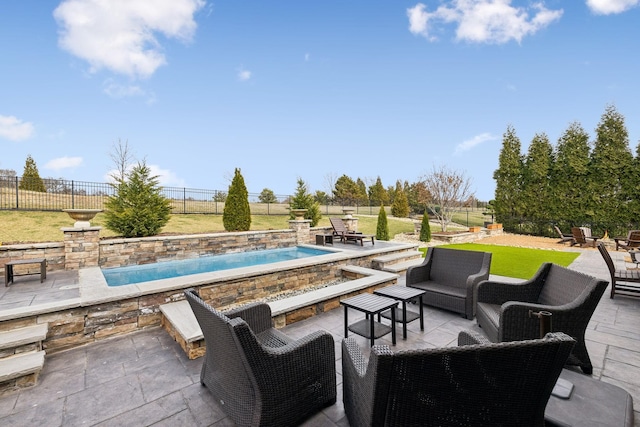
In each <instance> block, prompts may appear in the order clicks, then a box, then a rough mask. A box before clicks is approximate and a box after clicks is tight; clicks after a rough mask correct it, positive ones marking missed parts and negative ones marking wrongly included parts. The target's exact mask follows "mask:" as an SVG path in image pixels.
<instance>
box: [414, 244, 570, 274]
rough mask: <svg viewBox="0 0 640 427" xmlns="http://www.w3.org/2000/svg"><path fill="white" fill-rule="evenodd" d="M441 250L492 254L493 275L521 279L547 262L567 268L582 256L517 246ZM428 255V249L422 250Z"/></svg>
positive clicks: (463, 245) (471, 246)
mask: <svg viewBox="0 0 640 427" xmlns="http://www.w3.org/2000/svg"><path fill="white" fill-rule="evenodd" d="M438 247H441V248H450V249H463V250H468V251H478V252H491V254H492V256H491V270H490V273H491V274H495V275H498V276H506V277H516V278H519V279H530V278H531V277H532V276H533V275H534V274H535V273H536V271H538V269H539V268H540V265H542V264H543V263H545V262H552V263H554V264H558V265H561V266H563V267H567V266H568V265H569V264H571V263H572V262H573V261H574V260H575V259H576V258H577V257H578V255H580V254H579V253H577V252H563V251H551V250H547V249H531V248H518V247H515V246H499V245H482V244H479V243H457V244H452V245H442V246H438ZM420 250H422V251H423V252H425V253H426V250H427V248H421V249H420Z"/></svg>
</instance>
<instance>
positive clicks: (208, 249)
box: [0, 221, 331, 275]
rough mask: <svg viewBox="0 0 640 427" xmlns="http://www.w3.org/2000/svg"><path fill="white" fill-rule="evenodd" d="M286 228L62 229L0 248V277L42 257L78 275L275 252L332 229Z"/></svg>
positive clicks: (52, 267) (295, 224)
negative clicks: (45, 239)
mask: <svg viewBox="0 0 640 427" xmlns="http://www.w3.org/2000/svg"><path fill="white" fill-rule="evenodd" d="M290 223H291V224H290V225H291V229H289V230H267V231H246V232H235V233H227V232H223V233H210V234H197V235H180V236H153V237H142V238H128V239H124V238H123V239H105V240H100V227H89V228H85V229H76V228H64V229H62V231H63V233H64V241H63V242H52V243H33V244H20V245H4V246H3V245H0V272H1V273H2V275H4V265H5V263H6V262H7V261H11V260H13V261H15V260H22V259H33V258H45V259H46V260H47V271H56V270H65V269H66V270H78V269H80V268H84V267H90V266H96V265H97V266H101V267H121V266H125V265H135V264H148V263H153V262H161V261H170V260H177V259H186V258H195V257H198V256H201V255H204V254H207V255H210V254H216V253H229V252H242V251H247V250H256V249H277V248H283V247H290V246H295V245H296V244H301V243H311V242H315V235H316V234H322V233H327V232H330V230H331V227H328V228H327V227H317V228H310V227H309V221H290ZM21 268H29V267H22V266H20V267H16V269H17V270H20V269H21ZM33 268H35V267H33ZM38 268H39V267H38ZM34 271H35V270H34ZM17 273H18V274H19V273H21V271H17Z"/></svg>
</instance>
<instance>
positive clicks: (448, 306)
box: [406, 247, 491, 319]
mask: <svg viewBox="0 0 640 427" xmlns="http://www.w3.org/2000/svg"><path fill="white" fill-rule="evenodd" d="M490 267H491V253H489V252H476V251H464V250H457V249H446V248H437V247H431V248H429V249H428V250H427V255H426V256H425V258H424V261H423V262H422V264H420V265H416V266H413V267H409V268H408V269H407V274H406V278H407V279H406V284H407V286H411V287H413V288H418V289H422V290H423V291H426V293H425V294H424V296H423V297H422V301H423V304H425V305H432V306H434V307H439V308H443V309H445V310H450V311H455V312H456V313H461V314H463V315H464V316H465V317H466V318H467V319H473V316H474V314H475V313H474V296H473V295H474V290H475V287H476V285H477V284H478V283H480V282H481V281H482V280H486V279H488V278H489V269H490Z"/></svg>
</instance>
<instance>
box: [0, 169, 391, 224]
mask: <svg viewBox="0 0 640 427" xmlns="http://www.w3.org/2000/svg"><path fill="white" fill-rule="evenodd" d="M42 182H43V183H44V190H45V191H35V190H34V188H36V187H37V186H39V183H36V182H29V181H28V180H27V178H23V177H18V176H0V210H31V211H60V210H62V209H104V204H105V202H106V201H107V198H108V197H109V196H112V195H114V194H115V187H114V186H113V185H111V184H109V183H106V182H86V181H72V180H65V179H51V178H44V179H42ZM36 184H37V185H36ZM162 193H163V194H164V195H165V197H167V198H168V199H169V200H171V204H172V212H173V213H175V214H196V213H197V214H203V213H204V214H214V215H215V214H219V215H221V214H222V213H223V210H224V202H225V200H226V196H227V194H226V192H225V191H219V190H203V189H196V188H181V187H162ZM290 197H291V196H288V195H286V196H285V195H275V201H274V202H270V203H263V202H261V201H260V194H259V193H249V203H250V204H251V213H252V214H254V215H289V200H290ZM343 209H352V210H353V211H354V213H355V214H360V215H377V214H378V211H379V209H380V207H379V206H362V205H359V204H358V203H331V202H330V203H327V204H323V205H321V212H322V214H324V215H339V214H342V213H343Z"/></svg>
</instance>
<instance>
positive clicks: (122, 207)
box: [105, 162, 171, 237]
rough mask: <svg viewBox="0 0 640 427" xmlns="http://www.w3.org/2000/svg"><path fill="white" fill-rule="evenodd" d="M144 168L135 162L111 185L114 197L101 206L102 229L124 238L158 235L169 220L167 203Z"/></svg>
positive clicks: (154, 180)
mask: <svg viewBox="0 0 640 427" xmlns="http://www.w3.org/2000/svg"><path fill="white" fill-rule="evenodd" d="M150 174H151V170H150V169H149V167H147V165H146V164H145V163H144V162H143V163H138V164H137V165H136V166H134V167H133V168H132V169H131V171H130V172H129V173H128V174H127V176H126V178H125V179H122V178H120V179H118V180H117V182H116V183H115V184H113V186H114V187H115V189H116V194H115V195H114V196H111V197H109V198H108V199H107V201H106V203H105V208H106V212H105V216H106V223H105V225H106V227H107V228H108V229H109V230H111V231H114V232H116V233H118V234H121V235H122V236H124V237H145V236H153V235H155V234H158V233H159V232H160V230H161V229H162V227H164V226H165V225H166V224H167V222H168V221H169V216H170V214H171V202H170V201H169V199H167V198H166V197H164V196H163V195H162V193H161V191H162V187H160V186H158V177H157V176H151V175H150Z"/></svg>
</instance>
